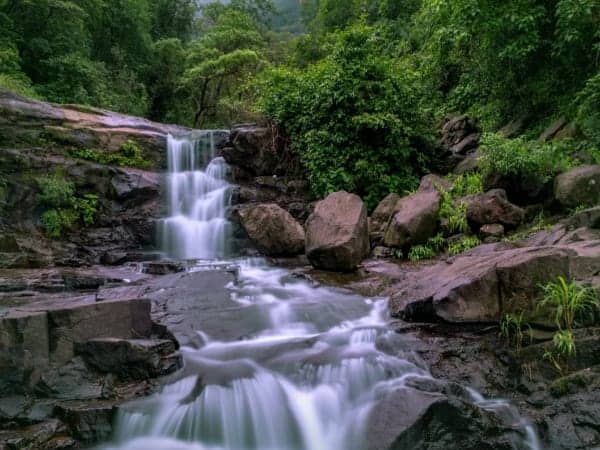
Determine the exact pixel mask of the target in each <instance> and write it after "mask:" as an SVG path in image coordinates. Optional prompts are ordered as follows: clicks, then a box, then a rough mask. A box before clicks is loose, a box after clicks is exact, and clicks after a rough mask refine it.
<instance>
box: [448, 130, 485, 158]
mask: <svg viewBox="0 0 600 450" xmlns="http://www.w3.org/2000/svg"><path fill="white" fill-rule="evenodd" d="M479 138H480V136H479V134H477V133H474V134H470V135H468V136H467V137H466V138H464V139H463V140H462V141H460V142H459V143H458V144H455V145H453V146H452V147H450V150H451V151H452V153H454V154H456V155H463V156H464V155H466V154H467V153H469V152H470V151H472V150H475V149H476V148H479Z"/></svg>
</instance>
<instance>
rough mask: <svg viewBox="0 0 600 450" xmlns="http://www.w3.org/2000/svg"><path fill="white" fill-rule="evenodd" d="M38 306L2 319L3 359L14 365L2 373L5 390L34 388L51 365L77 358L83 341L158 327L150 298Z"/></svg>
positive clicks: (0, 351) (0, 349)
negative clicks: (77, 348) (153, 326)
mask: <svg viewBox="0 0 600 450" xmlns="http://www.w3.org/2000/svg"><path fill="white" fill-rule="evenodd" d="M71 300H72V299H71ZM36 308H39V305H29V306H28V307H26V308H22V309H12V310H9V311H7V312H6V314H5V315H4V317H3V318H2V319H0V362H1V363H2V367H5V368H7V369H8V370H7V371H6V374H7V376H2V377H1V378H0V392H3V391H5V390H8V391H9V392H10V391H12V390H13V389H14V390H15V391H14V392H19V391H20V390H22V389H27V387H29V388H32V387H33V386H34V385H35V384H37V382H38V381H39V380H40V377H41V374H42V373H43V372H44V370H46V369H48V368H49V367H50V366H51V365H54V366H57V367H58V366H61V365H64V364H66V363H68V362H69V361H71V359H73V357H74V356H75V351H74V347H75V345H76V344H77V343H84V342H86V341H88V340H90V339H94V338H99V337H117V338H122V339H127V338H137V337H146V336H150V334H151V332H152V320H151V317H150V310H151V304H150V301H149V300H147V299H127V300H112V301H105V302H94V300H93V298H92V299H90V298H84V299H79V300H77V301H68V300H66V301H63V302H56V303H55V304H53V305H50V306H48V307H46V308H44V309H36Z"/></svg>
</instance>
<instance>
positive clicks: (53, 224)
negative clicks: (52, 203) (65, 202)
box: [40, 208, 77, 239]
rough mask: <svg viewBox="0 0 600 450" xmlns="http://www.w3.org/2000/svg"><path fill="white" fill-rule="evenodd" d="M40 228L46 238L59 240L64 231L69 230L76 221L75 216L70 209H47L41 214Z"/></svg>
mask: <svg viewBox="0 0 600 450" xmlns="http://www.w3.org/2000/svg"><path fill="white" fill-rule="evenodd" d="M40 221H41V223H42V227H44V230H46V233H47V234H48V236H50V237H52V238H55V239H57V238H60V237H61V236H62V235H63V232H64V230H66V229H69V228H71V227H72V226H73V225H74V224H75V222H76V221H77V215H76V213H75V212H74V211H73V210H70V209H54V208H53V209H49V210H47V211H46V212H44V213H43V214H42V217H41V219H40Z"/></svg>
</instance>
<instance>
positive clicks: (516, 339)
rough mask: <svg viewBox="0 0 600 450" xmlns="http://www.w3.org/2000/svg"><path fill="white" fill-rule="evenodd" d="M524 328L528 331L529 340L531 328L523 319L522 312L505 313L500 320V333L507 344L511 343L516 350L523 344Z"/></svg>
mask: <svg viewBox="0 0 600 450" xmlns="http://www.w3.org/2000/svg"><path fill="white" fill-rule="evenodd" d="M524 328H527V329H528V331H529V333H528V334H529V340H530V341H531V334H532V332H533V330H532V329H531V326H530V325H529V324H528V323H527V322H526V321H525V320H524V318H523V313H522V312H521V313H520V314H505V315H504V316H503V317H502V320H501V321H500V333H501V334H502V336H504V337H505V338H506V340H507V341H508V343H509V344H513V345H514V346H515V347H516V349H517V351H519V350H520V349H521V347H522V346H523V340H524V338H525V334H524V332H523V330H524Z"/></svg>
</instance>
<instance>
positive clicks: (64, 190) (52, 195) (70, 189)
mask: <svg viewBox="0 0 600 450" xmlns="http://www.w3.org/2000/svg"><path fill="white" fill-rule="evenodd" d="M38 184H39V187H40V194H39V195H38V200H39V202H40V203H42V204H43V205H46V206H50V207H56V208H69V207H72V206H73V205H74V204H75V187H74V186H73V183H71V182H69V181H67V180H65V179H64V177H62V176H61V175H60V174H58V173H55V174H53V175H51V176H48V177H44V178H41V179H40V180H38Z"/></svg>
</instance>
